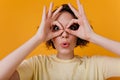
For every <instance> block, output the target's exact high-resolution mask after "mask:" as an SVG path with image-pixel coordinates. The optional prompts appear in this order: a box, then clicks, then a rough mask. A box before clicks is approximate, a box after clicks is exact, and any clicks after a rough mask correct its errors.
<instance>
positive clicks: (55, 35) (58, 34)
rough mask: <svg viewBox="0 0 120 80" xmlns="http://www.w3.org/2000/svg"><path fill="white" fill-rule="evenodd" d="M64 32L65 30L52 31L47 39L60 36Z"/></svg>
mask: <svg viewBox="0 0 120 80" xmlns="http://www.w3.org/2000/svg"><path fill="white" fill-rule="evenodd" d="M62 32H63V30H59V31H57V32H51V33H50V34H51V35H50V36H49V38H48V39H47V41H48V40H50V39H53V38H55V37H57V36H60V35H61V34H62Z"/></svg>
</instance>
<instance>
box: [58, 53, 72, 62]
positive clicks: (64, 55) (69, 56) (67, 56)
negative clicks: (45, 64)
mask: <svg viewBox="0 0 120 80" xmlns="http://www.w3.org/2000/svg"><path fill="white" fill-rule="evenodd" d="M57 57H58V58H60V59H64V60H68V59H72V58H74V51H72V52H70V53H60V52H58V53H57Z"/></svg>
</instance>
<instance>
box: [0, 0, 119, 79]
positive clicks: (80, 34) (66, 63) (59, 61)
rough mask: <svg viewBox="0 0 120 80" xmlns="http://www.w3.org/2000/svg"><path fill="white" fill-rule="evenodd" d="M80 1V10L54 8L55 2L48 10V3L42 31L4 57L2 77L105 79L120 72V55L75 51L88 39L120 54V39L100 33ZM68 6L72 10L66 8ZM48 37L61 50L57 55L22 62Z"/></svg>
mask: <svg viewBox="0 0 120 80" xmlns="http://www.w3.org/2000/svg"><path fill="white" fill-rule="evenodd" d="M77 5H78V10H76V9H75V8H74V7H73V6H72V5H71V4H68V5H64V6H61V7H59V8H58V9H57V10H55V11H54V12H52V7H53V3H51V4H50V7H49V10H48V13H47V12H46V7H44V9H43V16H42V21H41V24H40V27H39V29H38V32H37V33H36V34H35V35H34V36H33V37H32V38H31V39H30V40H28V41H27V42H26V43H25V44H23V45H22V46H20V47H19V48H18V49H16V50H15V51H13V52H12V53H10V55H8V56H7V57H5V58H4V59H3V60H1V62H0V80H105V79H107V78H109V77H113V76H120V59H119V58H110V57H101V56H93V57H79V56H75V55H74V48H75V47H76V46H78V45H80V46H85V45H86V44H87V43H88V42H92V43H94V44H97V45H99V46H101V47H104V48H106V49H107V50H110V51H112V52H114V53H116V54H120V43H119V42H116V41H113V40H109V39H107V38H104V37H102V36H100V35H98V34H96V33H95V32H94V31H93V30H92V28H91V27H90V24H89V22H88V21H87V18H86V16H85V14H84V11H83V7H82V5H81V4H80V2H79V0H77ZM65 6H66V7H67V9H69V10H66V9H64V7H65ZM46 13H47V14H46ZM45 41H47V45H48V46H50V45H52V46H53V48H55V49H56V50H57V55H50V56H34V57H32V58H30V59H29V60H25V61H24V62H23V63H22V64H21V65H19V64H20V63H21V62H22V61H23V60H24V59H25V57H26V56H27V55H28V54H29V53H30V52H31V51H32V50H34V49H35V48H36V47H37V46H38V45H39V44H41V43H42V42H45ZM116 46H117V47H116ZM16 58H17V59H16Z"/></svg>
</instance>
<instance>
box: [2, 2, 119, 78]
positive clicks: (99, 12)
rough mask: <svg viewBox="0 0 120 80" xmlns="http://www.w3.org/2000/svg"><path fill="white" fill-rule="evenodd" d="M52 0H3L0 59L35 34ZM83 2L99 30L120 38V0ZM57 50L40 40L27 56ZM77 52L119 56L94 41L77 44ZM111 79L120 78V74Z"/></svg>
mask: <svg viewBox="0 0 120 80" xmlns="http://www.w3.org/2000/svg"><path fill="white" fill-rule="evenodd" d="M50 1H51V0H0V59H2V58H4V57H5V56H7V55H8V54H9V53H10V52H12V51H13V50H14V49H16V48H17V47H19V46H20V45H22V44H23V43H24V42H25V41H27V40H28V39H30V38H31V37H32V36H33V35H34V34H35V32H36V31H37V27H38V25H39V24H40V21H41V14H42V8H43V5H47V6H49V2H50ZM52 1H53V2H54V4H55V6H60V5H61V4H63V3H68V2H70V3H72V4H73V5H74V6H76V2H75V0H52ZM81 3H82V4H83V6H84V9H85V12H86V15H87V17H88V20H89V22H90V23H91V24H92V26H93V27H94V31H95V32H96V33H98V34H100V35H102V36H105V37H108V38H110V39H113V40H117V41H120V37H119V34H120V31H119V30H120V0H81ZM55 6H54V8H55ZM116 47H117V46H116ZM54 52H56V51H55V50H52V49H50V50H48V49H47V48H46V46H45V45H44V44H41V45H40V46H39V47H37V48H36V49H35V50H34V51H33V52H32V53H31V54H30V55H29V56H28V57H27V58H29V57H31V56H33V55H38V54H39V53H42V54H47V55H48V54H50V53H54ZM75 53H76V54H78V55H80V56H85V55H89V56H91V55H107V56H113V57H117V55H115V54H113V53H111V52H109V51H107V50H105V49H103V48H102V47H99V46H97V45H94V44H91V43H90V44H89V45H88V46H87V47H85V48H80V47H77V48H76V49H75ZM21 54H22V53H21ZM18 57H19V55H18ZM16 59H17V58H16ZM109 80H120V78H113V79H109Z"/></svg>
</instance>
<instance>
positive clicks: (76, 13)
mask: <svg viewBox="0 0 120 80" xmlns="http://www.w3.org/2000/svg"><path fill="white" fill-rule="evenodd" d="M68 6H69V7H70V9H71V10H72V11H73V13H74V14H75V16H77V17H79V13H78V11H77V10H76V9H75V8H74V7H73V6H72V5H71V4H70V3H69V4H68Z"/></svg>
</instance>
